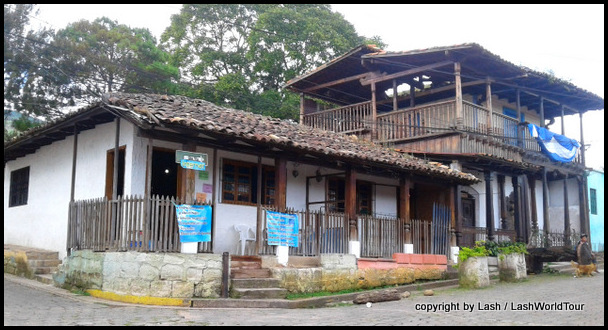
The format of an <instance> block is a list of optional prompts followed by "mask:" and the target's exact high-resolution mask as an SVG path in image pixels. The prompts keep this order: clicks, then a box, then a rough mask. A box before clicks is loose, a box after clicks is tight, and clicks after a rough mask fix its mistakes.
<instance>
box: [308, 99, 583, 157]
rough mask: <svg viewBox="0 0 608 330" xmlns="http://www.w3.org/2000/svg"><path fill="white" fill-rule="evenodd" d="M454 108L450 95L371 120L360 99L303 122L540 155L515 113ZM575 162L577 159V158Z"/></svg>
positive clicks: (368, 106) (424, 146) (443, 148)
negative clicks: (513, 114) (443, 99)
mask: <svg viewBox="0 0 608 330" xmlns="http://www.w3.org/2000/svg"><path fill="white" fill-rule="evenodd" d="M456 108H457V104H456V100H454V99H452V100H447V101H442V102H434V103H427V104H424V105H420V106H416V107H412V108H406V109H400V110H396V111H391V112H388V113H381V114H378V115H377V117H376V121H375V122H374V121H373V116H372V113H373V112H372V103H371V102H364V103H358V104H355V105H349V106H345V107H340V108H336V109H330V110H325V111H320V112H315V113H310V114H306V115H305V116H304V118H303V123H304V124H305V125H309V126H312V127H315V128H319V129H324V130H330V131H334V132H338V133H347V134H357V135H359V136H363V137H364V138H368V139H371V140H373V141H375V142H378V143H382V144H385V145H391V146H393V147H395V148H401V149H404V150H420V151H424V152H429V153H443V154H486V155H491V156H494V157H499V158H504V159H508V160H514V161H519V162H521V161H523V155H524V153H532V154H535V155H537V156H539V155H541V154H540V152H541V150H540V146H539V145H538V143H537V141H536V139H534V138H533V137H532V136H531V135H530V132H529V130H528V129H527V127H526V126H523V125H518V121H517V120H516V119H515V118H512V117H509V116H505V115H503V114H501V113H492V114H491V116H492V118H491V120H489V119H490V118H489V116H490V112H489V111H488V109H486V108H484V107H482V106H479V105H476V104H473V103H471V102H467V101H462V116H461V117H460V118H459V117H458V116H457V109H456ZM374 131H375V132H376V133H375V135H374V134H373V132H374ZM547 160H548V158H547ZM575 162H578V163H580V157H578V158H577V159H576V160H575Z"/></svg>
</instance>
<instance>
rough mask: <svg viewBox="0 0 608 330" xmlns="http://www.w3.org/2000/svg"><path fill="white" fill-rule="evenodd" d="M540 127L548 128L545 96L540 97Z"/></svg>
mask: <svg viewBox="0 0 608 330" xmlns="http://www.w3.org/2000/svg"><path fill="white" fill-rule="evenodd" d="M540 127H543V128H546V125H545V98H544V97H542V96H541V97H540Z"/></svg>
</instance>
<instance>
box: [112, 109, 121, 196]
mask: <svg viewBox="0 0 608 330" xmlns="http://www.w3.org/2000/svg"><path fill="white" fill-rule="evenodd" d="M119 143H120V117H116V134H115V136H114V172H113V174H112V199H116V198H117V197H118V160H119V159H120V157H119V154H120V153H119V150H118V145H119Z"/></svg>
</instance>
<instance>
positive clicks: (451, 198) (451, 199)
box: [448, 185, 458, 246]
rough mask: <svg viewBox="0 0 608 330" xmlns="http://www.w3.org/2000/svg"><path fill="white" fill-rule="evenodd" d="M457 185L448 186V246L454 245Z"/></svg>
mask: <svg viewBox="0 0 608 330" xmlns="http://www.w3.org/2000/svg"><path fill="white" fill-rule="evenodd" d="M457 188H458V185H452V186H450V188H449V191H450V192H449V196H448V200H449V203H450V210H451V212H450V228H451V230H450V238H449V242H450V246H456V241H457V239H456V220H457V219H456V218H457V214H458V213H457V212H458V210H457V208H458V206H456V200H457V199H456V191H458V189H457Z"/></svg>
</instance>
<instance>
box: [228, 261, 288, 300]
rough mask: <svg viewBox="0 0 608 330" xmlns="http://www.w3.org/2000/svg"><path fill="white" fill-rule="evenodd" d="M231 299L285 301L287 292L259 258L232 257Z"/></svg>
mask: <svg viewBox="0 0 608 330" xmlns="http://www.w3.org/2000/svg"><path fill="white" fill-rule="evenodd" d="M230 258H231V260H230V282H231V285H230V297H231V298H240V299H284V298H285V296H286V295H287V290H285V289H283V288H280V287H279V280H278V279H276V278H273V277H272V272H271V271H270V269H268V268H262V258H260V257H258V256H231V257H230Z"/></svg>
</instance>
